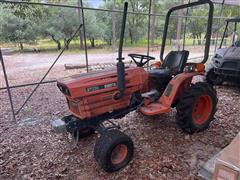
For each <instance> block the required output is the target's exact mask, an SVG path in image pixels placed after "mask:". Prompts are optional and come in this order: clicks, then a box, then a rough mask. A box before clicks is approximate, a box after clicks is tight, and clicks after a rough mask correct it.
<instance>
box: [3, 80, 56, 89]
mask: <svg viewBox="0 0 240 180" xmlns="http://www.w3.org/2000/svg"><path fill="white" fill-rule="evenodd" d="M56 81H57V80H49V81H43V82H42V83H41V84H47V83H54V82H56ZM38 83H39V82H34V83H27V84H19V85H15V86H9V88H10V89H13V88H20V87H26V86H33V85H37V84H38ZM5 89H7V87H1V88H0V90H5Z"/></svg>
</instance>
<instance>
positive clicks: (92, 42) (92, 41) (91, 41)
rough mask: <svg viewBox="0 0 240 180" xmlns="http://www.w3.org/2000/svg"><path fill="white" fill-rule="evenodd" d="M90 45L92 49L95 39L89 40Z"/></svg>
mask: <svg viewBox="0 0 240 180" xmlns="http://www.w3.org/2000/svg"><path fill="white" fill-rule="evenodd" d="M90 43H91V46H92V47H95V39H94V38H90Z"/></svg>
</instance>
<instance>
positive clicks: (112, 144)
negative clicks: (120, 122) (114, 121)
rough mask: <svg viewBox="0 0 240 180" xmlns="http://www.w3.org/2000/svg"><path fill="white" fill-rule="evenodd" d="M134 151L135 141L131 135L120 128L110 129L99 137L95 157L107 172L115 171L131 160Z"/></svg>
mask: <svg viewBox="0 0 240 180" xmlns="http://www.w3.org/2000/svg"><path fill="white" fill-rule="evenodd" d="M133 151H134V146H133V142H132V140H131V138H130V137H129V136H127V135H126V134H124V133H122V132H120V131H118V130H109V131H107V132H104V133H103V134H102V135H101V137H100V138H99V139H97V141H96V144H95V147H94V157H95V159H96V161H97V162H98V164H99V165H100V166H101V167H102V168H103V169H104V170H105V171H106V172H114V171H118V170H119V169H121V168H123V167H125V166H126V165H127V164H128V163H129V162H130V161H131V159H132V157H133Z"/></svg>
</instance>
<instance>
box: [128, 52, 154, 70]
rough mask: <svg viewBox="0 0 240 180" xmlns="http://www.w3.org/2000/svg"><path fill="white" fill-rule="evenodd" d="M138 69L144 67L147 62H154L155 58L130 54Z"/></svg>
mask: <svg viewBox="0 0 240 180" xmlns="http://www.w3.org/2000/svg"><path fill="white" fill-rule="evenodd" d="M128 56H130V57H131V58H132V60H133V61H134V62H135V64H136V65H137V66H138V67H143V66H144V65H145V64H146V63H147V62H149V61H151V60H154V59H155V57H152V56H147V55H142V54H128Z"/></svg>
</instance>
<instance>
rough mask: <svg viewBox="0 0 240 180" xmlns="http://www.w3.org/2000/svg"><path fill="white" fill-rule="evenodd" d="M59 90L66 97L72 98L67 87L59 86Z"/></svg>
mask: <svg viewBox="0 0 240 180" xmlns="http://www.w3.org/2000/svg"><path fill="white" fill-rule="evenodd" d="M57 87H58V89H59V90H60V91H61V92H62V93H63V94H65V95H67V96H71V94H70V91H69V89H68V88H67V87H66V86H63V85H62V84H59V83H58V84H57Z"/></svg>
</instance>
